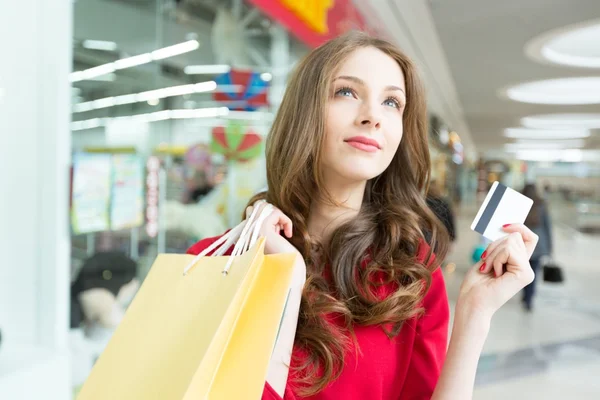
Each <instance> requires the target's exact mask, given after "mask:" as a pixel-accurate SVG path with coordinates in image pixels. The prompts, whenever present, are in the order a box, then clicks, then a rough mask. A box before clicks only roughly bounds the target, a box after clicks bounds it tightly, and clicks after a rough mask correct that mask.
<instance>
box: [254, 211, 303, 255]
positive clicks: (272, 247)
mask: <svg viewBox="0 0 600 400" xmlns="http://www.w3.org/2000/svg"><path fill="white" fill-rule="evenodd" d="M267 204H268V203H267V202H266V201H264V200H259V201H257V202H256V203H254V205H252V206H249V207H248V208H246V218H248V217H250V214H252V211H253V210H254V208H255V207H259V210H258V214H260V212H261V211H262V210H263V209H264V207H266V206H267ZM271 206H272V207H273V212H271V215H269V216H268V217H267V218H266V219H265V221H264V222H263V224H262V227H261V228H260V235H261V236H264V237H265V238H266V241H265V254H279V253H299V252H298V250H297V249H296V248H295V247H294V246H293V245H292V244H291V243H290V242H289V241H288V240H287V239H286V237H287V238H288V239H289V238H291V237H292V229H293V225H292V220H291V219H290V218H289V217H288V216H287V215H285V214H284V213H283V212H281V210H279V209H278V208H277V207H275V206H273V205H271ZM281 231H283V233H284V235H285V237H283V236H282V235H281ZM301 258H302V257H301Z"/></svg>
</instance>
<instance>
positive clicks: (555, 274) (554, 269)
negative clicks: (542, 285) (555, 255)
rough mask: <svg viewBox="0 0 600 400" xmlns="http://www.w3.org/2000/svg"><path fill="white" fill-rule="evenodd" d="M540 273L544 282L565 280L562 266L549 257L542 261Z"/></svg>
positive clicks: (561, 281)
mask: <svg viewBox="0 0 600 400" xmlns="http://www.w3.org/2000/svg"><path fill="white" fill-rule="evenodd" d="M542 273H543V278H544V282H549V283H563V282H564V281H565V276H564V273H563V269H562V267H561V266H560V265H558V264H557V263H556V262H554V261H552V260H551V259H550V260H548V261H546V262H545V263H544V266H543V267H542Z"/></svg>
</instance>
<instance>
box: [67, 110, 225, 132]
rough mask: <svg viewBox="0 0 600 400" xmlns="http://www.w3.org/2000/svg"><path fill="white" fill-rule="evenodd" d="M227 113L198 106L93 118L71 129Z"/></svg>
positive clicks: (213, 115) (72, 124) (214, 116)
mask: <svg viewBox="0 0 600 400" xmlns="http://www.w3.org/2000/svg"><path fill="white" fill-rule="evenodd" d="M228 114H229V109H228V108H227V107H210V108H198V109H195V110H162V111H156V112H151V113H146V114H136V115H126V116H121V117H113V118H93V119H88V120H83V121H73V122H71V130H73V131H80V130H84V129H92V128H97V127H100V126H103V125H106V123H107V122H108V121H111V120H131V121H140V122H156V121H165V120H169V119H188V118H189V119H195V118H216V117H225V116H227V115H228Z"/></svg>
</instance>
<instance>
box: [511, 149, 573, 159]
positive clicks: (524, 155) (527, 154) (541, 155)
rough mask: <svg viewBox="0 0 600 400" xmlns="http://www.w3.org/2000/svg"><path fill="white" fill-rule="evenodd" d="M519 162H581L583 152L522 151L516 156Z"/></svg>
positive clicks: (570, 150)
mask: <svg viewBox="0 0 600 400" xmlns="http://www.w3.org/2000/svg"><path fill="white" fill-rule="evenodd" d="M515 158H516V159H517V160H523V161H541V162H544V161H546V162H548V161H549V162H553V161H562V162H581V161H582V160H583V152H582V151H581V150H579V149H565V150H522V151H518V152H516V154H515Z"/></svg>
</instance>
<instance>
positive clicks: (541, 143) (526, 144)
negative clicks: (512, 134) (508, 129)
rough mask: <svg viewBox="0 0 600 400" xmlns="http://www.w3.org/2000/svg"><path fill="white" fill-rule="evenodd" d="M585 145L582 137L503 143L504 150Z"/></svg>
mask: <svg viewBox="0 0 600 400" xmlns="http://www.w3.org/2000/svg"><path fill="white" fill-rule="evenodd" d="M582 147H585V141H584V140H582V139H571V140H553V141H547V140H529V141H518V142H513V143H506V144H504V148H505V149H506V150H525V149H539V150H543V149H578V148H582Z"/></svg>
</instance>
